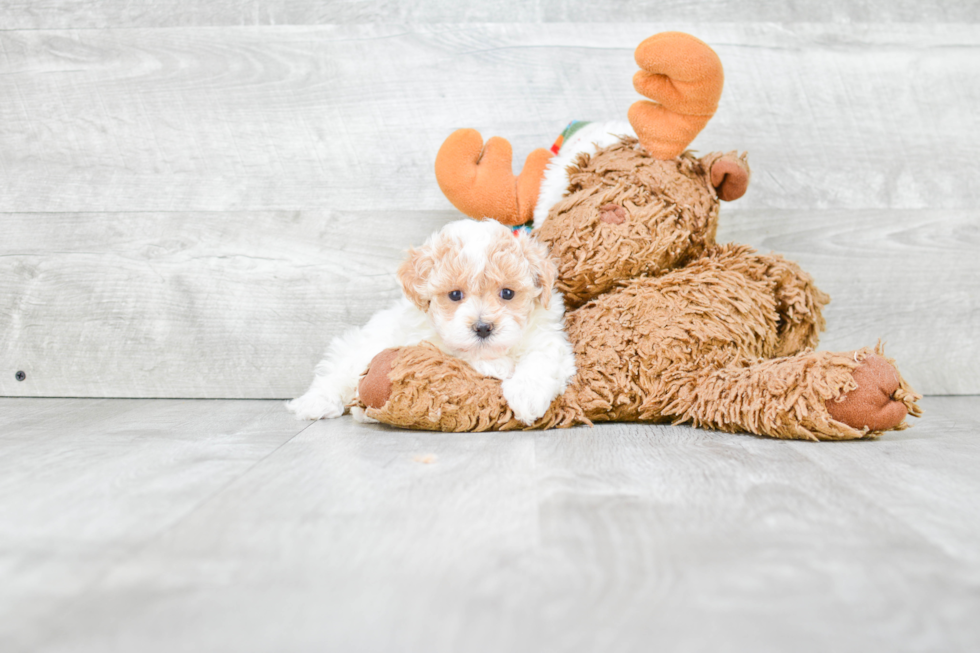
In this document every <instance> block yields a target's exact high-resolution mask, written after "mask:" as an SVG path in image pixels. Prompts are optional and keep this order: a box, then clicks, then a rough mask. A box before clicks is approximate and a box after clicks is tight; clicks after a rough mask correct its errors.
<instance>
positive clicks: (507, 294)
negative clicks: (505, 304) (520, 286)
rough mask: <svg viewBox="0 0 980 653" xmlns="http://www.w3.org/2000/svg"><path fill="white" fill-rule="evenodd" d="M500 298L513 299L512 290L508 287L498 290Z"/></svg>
mask: <svg viewBox="0 0 980 653" xmlns="http://www.w3.org/2000/svg"><path fill="white" fill-rule="evenodd" d="M500 298H501V299H514V291H513V290H511V289H510V288H504V289H503V290H501V291H500Z"/></svg>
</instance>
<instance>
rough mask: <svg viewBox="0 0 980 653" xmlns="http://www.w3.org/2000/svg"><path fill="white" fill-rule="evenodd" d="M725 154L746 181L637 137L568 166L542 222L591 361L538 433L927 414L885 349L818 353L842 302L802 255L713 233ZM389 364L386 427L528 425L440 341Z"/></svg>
mask: <svg viewBox="0 0 980 653" xmlns="http://www.w3.org/2000/svg"><path fill="white" fill-rule="evenodd" d="M719 162H726V165H727V164H729V163H730V164H734V165H735V166H737V167H738V168H739V169H744V171H745V173H746V176H745V179H746V180H747V179H748V164H747V162H746V161H745V156H744V155H741V156H739V155H737V154H736V153H729V154H725V155H722V154H709V155H706V156H705V157H702V158H700V159H698V158H695V157H694V156H693V155H691V154H690V153H684V154H682V155H681V156H679V157H677V158H675V159H672V160H670V161H659V160H656V159H654V158H652V157H650V156H649V155H648V154H647V153H646V151H645V150H644V149H643V148H642V147H640V146H639V145H638V143H637V141H636V139H628V138H627V139H623V140H622V141H621V142H619V143H617V144H615V145H612V146H610V147H607V148H604V149H601V150H599V151H598V152H596V153H595V154H594V155H593V156H587V155H582V156H580V157H579V159H578V160H576V161H575V163H574V164H573V165H572V166H571V167H570V168H569V188H568V194H567V196H566V197H565V198H564V199H563V200H562V201H560V202H559V203H558V204H556V205H555V206H554V207H553V208H552V209H551V212H550V213H549V217H548V220H547V222H545V224H544V225H543V226H542V228H541V229H539V230H538V232H536V233H537V235H538V238H540V239H541V240H543V241H544V242H546V243H547V244H548V245H549V246H550V248H551V251H552V255H553V256H554V257H555V258H556V260H557V263H558V268H559V279H558V283H557V287H558V288H559V289H561V290H562V291H563V292H564V293H565V298H566V304H567V305H568V307H569V309H570V310H569V312H568V313H567V315H566V325H567V331H568V336H569V339H570V340H571V342H572V344H573V347H574V349H575V357H576V366H577V368H578V372H577V374H576V375H575V377H574V378H573V379H572V381H571V383H570V385H569V387H568V388H567V389H566V391H565V393H564V394H563V395H562V396H560V397H558V398H557V399H555V401H554V402H553V403H552V405H551V407H550V408H549V410H548V412H547V413H546V414H545V415H544V416H543V417H542V418H541V419H540V420H538V422H536V423H535V424H533V425H532V426H531V427H530V428H555V427H567V426H573V425H576V424H591V423H593V422H600V421H621V420H646V421H659V422H674V423H687V424H692V425H694V426H704V427H709V428H714V429H719V430H723V431H731V432H748V433H756V434H759V435H767V436H772V437H778V438H791V439H806V440H845V439H857V438H866V437H873V436H875V435H877V434H878V433H879V432H880V431H881V430H883V429H888V428H893V429H901V428H905V426H906V425H905V422H904V420H903V419H902V417H904V413H905V412H907V413H908V414H911V415H916V416H917V415H918V414H920V411H919V408H918V406H917V405H916V403H915V402H916V401H917V399H918V395H916V394H915V393H914V392H913V391H912V389H911V388H909V387H908V385H907V384H906V383H905V381H904V380H902V378H901V375H900V374H898V371H897V370H896V369H895V368H894V366H893V364H892V362H891V361H888V360H887V359H885V358H883V356H882V354H881V352H880V350H879V351H878V352H877V354H876V353H875V352H874V351H872V350H871V349H867V348H865V349H860V350H858V351H856V352H848V353H832V352H815V351H813V350H812V347H814V346H816V344H817V337H818V334H819V332H820V330H821V329H822V328H823V327H824V319H823V316H822V314H821V311H822V309H823V306H824V305H826V304H827V302H828V301H829V298H828V297H827V295H825V294H824V293H822V292H821V291H820V290H819V289H817V287H816V286H815V285H814V283H813V279H811V278H810V276H809V275H807V274H806V273H805V272H803V271H802V270H801V269H800V268H799V266H798V265H796V264H795V263H792V262H790V261H787V260H785V259H784V258H782V257H781V256H778V255H775V254H769V255H766V254H759V253H758V252H755V251H753V250H752V249H751V248H749V247H747V246H744V245H735V244H732V245H721V246H719V245H716V244H715V242H714V238H715V229H716V226H717V218H718V201H719V197H718V192H717V191H716V190H715V187H714V186H713V185H712V180H711V179H710V177H711V174H712V173H711V171H712V170H713V169H714V167H715V165H716V164H719ZM738 174H739V173H736V176H738ZM722 187H724V183H722ZM620 218H622V220H621V221H620ZM382 363H384V364H382ZM378 367H379V370H380V371H381V373H383V374H386V375H387V379H388V380H389V381H390V396H389V398H388V400H387V401H386V402H385V403H383V405H381V406H380V407H378V406H377V405H375V404H376V402H371V404H372V407H368V408H367V414H368V415H369V416H370V417H373V418H375V419H378V420H380V421H382V422H385V423H388V424H392V425H395V426H402V427H406V428H416V429H429V430H442V431H485V430H491V429H501V430H510V429H521V428H527V427H525V426H524V425H523V424H521V423H520V422H518V421H517V420H516V419H514V417H513V413H512V412H511V410H510V409H509V408H508V406H507V403H506V401H505V400H504V398H503V395H502V393H501V390H500V382H499V381H497V380H496V379H492V378H486V377H482V376H480V375H479V374H477V373H476V372H475V371H474V370H473V369H472V368H471V367H470V366H469V365H467V364H466V363H464V362H462V361H460V360H458V359H456V358H453V357H450V356H447V355H446V354H443V353H442V352H440V351H439V350H438V349H436V348H435V347H433V346H431V345H428V344H422V345H419V346H416V347H406V348H404V349H401V350H398V351H397V354H396V355H395V356H394V359H393V360H392V361H382V362H379V364H378ZM374 373H375V370H374V369H373V366H372V370H371V371H370V372H369V373H368V376H367V377H365V378H369V377H371V376H372V374H374ZM365 403H367V402H365ZM896 404H898V405H900V406H901V408H899V406H898V405H896ZM900 413H901V414H900Z"/></svg>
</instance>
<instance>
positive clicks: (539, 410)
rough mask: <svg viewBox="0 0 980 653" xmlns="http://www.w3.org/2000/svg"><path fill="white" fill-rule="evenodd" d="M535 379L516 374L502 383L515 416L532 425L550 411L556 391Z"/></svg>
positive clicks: (501, 387)
mask: <svg viewBox="0 0 980 653" xmlns="http://www.w3.org/2000/svg"><path fill="white" fill-rule="evenodd" d="M546 385H547V384H542V383H540V382H538V381H536V380H535V379H532V378H527V377H522V376H514V377H511V378H509V379H507V380H506V381H504V382H503V383H501V384H500V389H501V390H502V391H503V393H504V399H506V400H507V405H508V406H510V409H511V410H513V411H514V417H516V418H517V419H518V420H519V421H521V422H523V423H524V424H527V425H528V426H530V425H531V424H533V423H534V422H536V421H537V420H538V419H539V418H540V417H541V416H542V415H544V414H545V413H546V412H548V407H549V406H551V402H552V401H553V400H554V398H555V397H556V395H555V393H553V392H551V390H550V389H549V388H547V387H544V386H546Z"/></svg>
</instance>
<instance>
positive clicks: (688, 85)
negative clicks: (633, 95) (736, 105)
mask: <svg viewBox="0 0 980 653" xmlns="http://www.w3.org/2000/svg"><path fill="white" fill-rule="evenodd" d="M634 57H635V58H636V63H637V64H638V65H639V66H640V68H642V70H640V71H637V73H636V74H635V75H634V76H633V87H634V88H635V89H636V90H637V92H638V93H640V94H642V95H645V96H646V97H648V98H650V99H651V100H654V102H647V101H646V100H639V101H638V102H635V103H633V106H631V107H630V109H629V120H630V124H631V125H633V129H634V130H636V135H637V137H639V139H640V143H641V144H642V145H643V147H644V148H646V150H647V152H649V153H650V155H651V156H653V157H656V158H658V159H672V158H674V157H675V156H677V155H679V154H681V153H682V152H683V151H684V149H685V148H686V147H687V146H688V144H690V142H691V141H693V140H694V137H695V136H697V135H698V132H700V131H701V130H702V129H704V126H705V125H706V124H708V120H710V119H711V116H713V115H714V113H715V110H716V109H717V108H718V100H719V99H720V98H721V89H722V86H723V85H724V83H725V73H724V71H723V70H722V67H721V60H720V59H719V58H718V55H717V54H715V51H714V50H712V49H711V48H710V47H709V46H708V44H707V43H705V42H704V41H701V40H700V39H696V38H694V37H693V36H691V35H690V34H684V33H683V32H662V33H660V34H654V35H653V36H651V37H650V38H648V39H646V40H645V41H643V43H640V45H639V46H638V47H637V48H636V52H635V53H634Z"/></svg>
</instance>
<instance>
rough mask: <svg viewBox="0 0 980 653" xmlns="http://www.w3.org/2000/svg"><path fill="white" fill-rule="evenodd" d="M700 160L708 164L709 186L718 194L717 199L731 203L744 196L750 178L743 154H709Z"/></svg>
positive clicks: (749, 171)
mask: <svg viewBox="0 0 980 653" xmlns="http://www.w3.org/2000/svg"><path fill="white" fill-rule="evenodd" d="M701 160H702V162H705V163H707V164H708V166H707V167H708V170H710V174H709V178H710V181H711V185H712V186H713V187H714V189H715V192H716V193H718V198H719V199H723V200H725V201H726V202H731V201H733V200H737V199H738V198H740V197H741V196H742V195H745V191H746V190H748V188H749V179H751V177H752V171H751V170H749V162H748V160H747V159H746V154H744V153H743V154H742V155H741V156H740V155H739V154H738V152H729V153H728V154H722V155H718V154H709V155H708V156H706V157H704V158H703V159H701Z"/></svg>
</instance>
